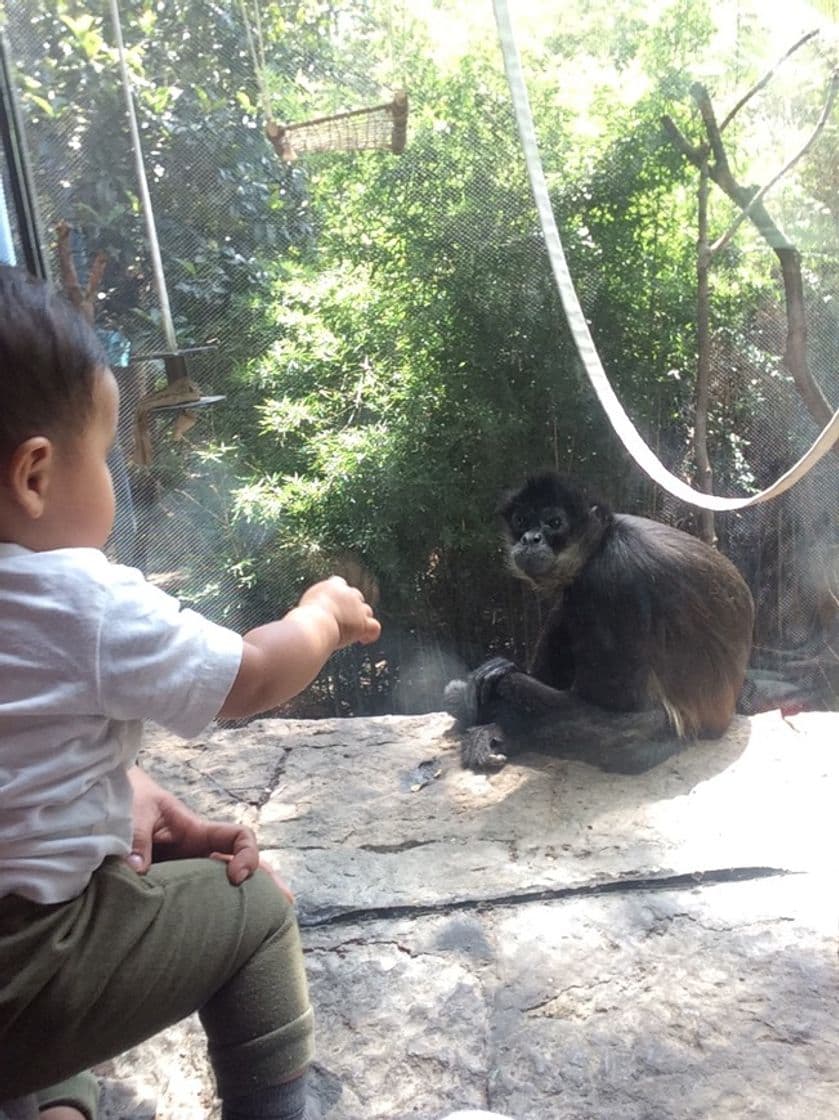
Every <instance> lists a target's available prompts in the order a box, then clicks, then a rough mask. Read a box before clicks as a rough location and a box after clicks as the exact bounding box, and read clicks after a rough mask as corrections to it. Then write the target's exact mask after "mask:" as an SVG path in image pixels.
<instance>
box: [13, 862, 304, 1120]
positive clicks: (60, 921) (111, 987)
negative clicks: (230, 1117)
mask: <svg viewBox="0 0 839 1120" xmlns="http://www.w3.org/2000/svg"><path fill="white" fill-rule="evenodd" d="M4 919H5V921H4ZM4 934H5V936H4ZM0 962H3V963H4V964H6V963H8V964H9V965H10V966H12V967H9V969H8V971H7V970H6V969H5V968H4V969H3V972H4V975H11V976H13V977H15V979H14V980H12V982H11V984H10V985H8V986H4V987H3V989H0V1084H2V1085H3V1086H4V1089H5V1088H6V1086H7V1085H8V1086H9V1090H8V1091H10V1092H12V1093H15V1094H17V1095H23V1094H24V1093H27V1092H31V1091H34V1090H35V1089H38V1088H41V1087H42V1086H44V1085H47V1084H52V1083H54V1082H55V1081H56V1079H57V1078H59V1077H65V1076H69V1075H70V1074H72V1073H74V1072H75V1071H77V1070H80V1069H84V1068H87V1067H89V1066H91V1065H94V1064H95V1063H96V1062H99V1061H103V1060H105V1059H106V1058H109V1057H112V1056H114V1055H115V1054H118V1053H121V1052H123V1051H124V1050H127V1049H129V1048H130V1047H131V1046H134V1045H136V1044H137V1043H138V1042H140V1041H142V1040H144V1039H146V1038H148V1037H150V1036H151V1035H153V1034H155V1033H157V1032H158V1031H159V1030H161V1029H163V1028H164V1027H166V1026H168V1025H170V1024H171V1023H175V1022H177V1021H178V1020H180V1019H183V1018H184V1017H185V1016H187V1015H189V1014H190V1013H191V1012H192V1011H195V1010H200V1012H201V1017H202V1021H203V1022H204V1025H205V1028H206V1030H207V1034H208V1039H209V1043H210V1056H211V1060H212V1063H213V1067H214V1070H215V1072H216V1076H217V1080H218V1088H219V1094H220V1095H221V1096H222V1098H228V1099H230V1100H232V1099H234V1098H235V1099H237V1100H238V1101H240V1102H241V1101H243V1100H245V1099H246V1098H249V1097H251V1095H253V1094H256V1095H257V1096H258V1095H259V1094H261V1093H263V1092H269V1091H272V1090H273V1089H274V1088H275V1087H277V1086H281V1085H284V1084H286V1083H290V1082H292V1081H293V1080H294V1079H295V1078H296V1077H298V1076H299V1075H301V1074H302V1073H303V1071H305V1069H306V1067H307V1065H308V1063H309V1062H310V1060H311V1058H312V1054H313V1038H312V1012H311V1008H310V1007H309V1002H308V995H307V990H306V980H305V973H304V968H303V955H302V951H301V948H300V941H299V936H298V932H297V924H296V921H295V918H294V912H293V909H292V907H291V905H290V904H289V903H288V901H287V900H286V899H285V897H284V896H283V895H282V894H281V892H280V891H279V890H278V889H277V887H276V886H275V884H274V882H273V880H272V879H271V878H270V876H268V875H267V874H266V873H265V872H262V871H258V872H257V873H256V874H255V875H254V876H252V878H251V879H249V880H247V881H246V882H245V883H244V884H243V885H242V886H241V887H233V886H231V884H230V883H229V882H228V880H227V875H226V868H225V865H224V864H222V863H220V862H218V861H216V860H179V861H175V862H172V863H163V864H157V865H155V866H154V867H152V869H151V870H150V871H149V873H148V874H147V875H145V876H138V875H137V874H136V873H135V872H134V871H132V870H131V869H130V868H128V867H126V866H125V865H124V864H122V862H121V861H119V860H108V861H106V863H105V864H104V865H103V866H102V867H101V868H100V869H99V871H97V872H96V874H95V875H94V878H93V880H92V881H91V884H90V885H89V886H88V888H87V890H86V891H85V892H84V894H83V895H82V896H81V897H80V898H79V899H75V900H73V902H72V903H67V904H64V905H63V906H60V907H31V906H30V907H29V908H28V909H27V907H26V906H23V907H18V909H17V911H15V910H14V909H13V908H12V909H11V910H8V911H7V912H6V913H5V914H4V911H3V907H2V905H0ZM254 1115H256V1114H255V1113H254ZM269 1115H270V1114H269ZM274 1115H276V1116H281V1115H282V1113H281V1112H275V1113H274ZM290 1115H294V1113H293V1112H292V1113H290Z"/></svg>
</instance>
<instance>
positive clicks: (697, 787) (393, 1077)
mask: <svg viewBox="0 0 839 1120" xmlns="http://www.w3.org/2000/svg"><path fill="white" fill-rule="evenodd" d="M450 723H451V721H450V720H449V718H448V717H447V716H443V715H431V716H422V717H381V718H379V719H369V720H330V721H311V722H310V721H286V720H263V721H257V722H255V723H253V724H251V725H250V726H249V727H248V728H246V729H240V730H223V729H218V728H217V729H214V730H213V731H212V732H211V733H210V734H209V736H208V737H207V738H206V739H205V740H203V741H201V742H193V743H189V744H181V743H178V742H177V741H175V740H173V739H171V738H169V737H167V736H165V735H163V734H162V733H157V732H152V733H151V735H150V736H149V739H148V744H147V747H146V751H145V756H144V763H145V765H146V766H147V767H148V768H149V769H150V770H151V771H152V772H153V773H154V774H155V775H156V776H157V777H158V778H159V779H160V780H161V781H162V782H163V783H164V784H166V785H167V786H168V787H169V788H171V789H172V790H173V791H174V792H176V793H178V794H179V795H181V796H183V797H184V798H185V799H186V800H188V801H189V803H190V804H191V805H193V806H194V807H195V808H197V809H198V810H199V811H201V812H203V813H207V814H211V815H213V816H217V817H231V816H232V817H238V818H239V819H242V820H248V821H249V822H251V823H253V824H254V825H256V827H257V828H258V830H259V834H260V839H261V843H262V846H263V849H265V850H266V852H267V854H268V856H269V858H270V859H271V862H272V863H273V864H274V865H275V867H276V868H277V869H278V870H279V871H280V872H281V873H282V875H283V877H284V878H285V879H286V880H287V881H288V882H289V883H290V884H291V885H292V886H293V888H294V891H295V894H296V896H297V904H298V912H299V915H300V922H301V927H302V931H303V940H304V947H305V951H306V959H307V969H308V973H309V978H310V986H311V993H312V1001H313V1004H314V1006H315V1011H316V1016H317V1027H318V1064H317V1067H316V1069H315V1076H314V1082H315V1088H316V1090H317V1093H318V1095H319V1097H320V1099H321V1103H322V1106H323V1111H324V1116H325V1118H326V1120H367V1118H371V1120H375V1118H381V1120H403V1118H405V1120H407V1118H408V1117H412V1118H414V1120H416V1118H419V1120H437V1118H440V1117H443V1116H445V1115H446V1114H447V1113H449V1112H451V1111H454V1110H455V1109H457V1108H492V1109H493V1110H495V1111H498V1112H501V1113H507V1114H509V1115H510V1116H512V1117H515V1118H516V1120H566V1118H567V1120H571V1118H572V1117H573V1118H574V1120H580V1118H585V1120H595V1118H597V1120H600V1118H602V1120H659V1118H660V1120H694V1118H696V1120H700V1118H702V1120H716V1118H719V1120H739V1118H740V1117H744V1118H745V1117H749V1118H750V1120H753V1118H763V1117H765V1118H766V1120H799V1118H801V1120H804V1118H805V1117H806V1120H813V1118H814V1117H816V1118H822V1117H824V1118H826V1120H829V1118H831V1117H834V1116H839V1105H837V1103H836V1102H837V1101H839V1084H837V1083H838V1082H839V1018H838V1017H837V1015H836V1009H837V998H838V997H839V980H838V979H837V971H836V963H837V962H836V949H837V941H836V935H837V930H838V929H839V891H837V887H836V853H837V838H839V813H838V812H837V806H839V796H837V795H839V716H837V715H831V714H823V713H811V714H808V715H802V716H796V717H794V718H792V719H788V720H784V719H782V718H781V717H780V716H779V715H778V714H777V713H768V714H765V715H762V716H758V717H754V718H752V719H745V718H744V719H740V720H738V721H737V722H736V723H735V725H734V726H733V727H732V728H731V730H730V732H729V734H728V735H727V736H726V738H725V739H723V740H722V741H720V742H719V743H706V744H702V745H698V746H696V747H692V748H690V749H688V750H687V751H685V752H684V753H683V754H682V755H680V756H678V757H677V758H675V759H672V760H670V761H669V762H667V763H665V764H663V765H662V766H660V767H658V768H657V769H655V770H654V771H652V772H650V773H649V774H646V775H641V776H638V777H627V776H621V775H607V774H602V773H600V772H599V771H597V770H595V769H593V768H591V767H587V766H585V765H583V764H581V763H572V762H564V761H561V760H556V759H550V758H546V757H544V756H537V755H526V756H522V757H521V758H519V759H516V760H515V761H514V762H512V763H511V764H510V765H508V767H507V768H506V769H505V770H503V771H501V772H500V773H498V774H494V775H491V776H479V775H475V774H471V773H467V772H464V771H463V770H461V769H460V767H459V764H458V758H457V743H456V740H455V739H453V738H451V737H450V736H449V734H448V731H449V728H450ZM99 1072H100V1075H101V1076H102V1077H103V1083H104V1087H105V1092H104V1094H103V1115H104V1116H105V1117H110V1118H112V1120H116V1117H127V1118H130V1120H141V1118H143V1120H146V1118H150V1117H152V1116H153V1115H154V1109H155V1107H156V1108H157V1116H158V1117H159V1118H160V1120H199V1118H204V1117H207V1116H210V1115H213V1114H214V1113H215V1104H214V1100H213V1094H212V1090H211V1079H210V1077H209V1070H208V1067H207V1063H206V1058H205V1055H204V1042H203V1036H202V1034H201V1031H200V1028H199V1026H198V1024H197V1021H196V1020H195V1019H194V1018H193V1019H190V1020H189V1021H187V1022H186V1023H183V1024H180V1025H178V1026H177V1027H174V1028H172V1029H170V1030H169V1031H166V1032H164V1033H163V1034H162V1035H160V1036H158V1038H156V1039H153V1040H150V1041H149V1042H148V1043H145V1044H144V1045H143V1046H141V1047H138V1048H137V1049H136V1050H134V1051H131V1052H130V1053H129V1054H127V1055H124V1056H123V1057H121V1058H120V1059H118V1060H116V1061H115V1062H113V1063H109V1064H108V1065H107V1066H104V1067H101V1069H100V1070H99Z"/></svg>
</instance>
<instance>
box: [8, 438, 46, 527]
mask: <svg viewBox="0 0 839 1120" xmlns="http://www.w3.org/2000/svg"><path fill="white" fill-rule="evenodd" d="M54 469H55V449H54V448H53V445H52V441H51V440H49V439H47V437H46V436H31V437H30V438H29V439H26V440H24V441H23V443H22V444H20V446H18V447H16V448H15V450H14V451H13V452H12V457H11V459H10V460H9V466H8V471H7V475H6V478H7V483H8V487H9V491H10V492H11V496H12V499H13V501H15V502H16V503H17V505H18V506H19V507H20V508H21V509H22V510H23V511H24V513H26V514H27V515H28V516H29V517H31V518H32V520H33V521H37V520H38V518H39V517H41V516H42V514H43V512H44V505H45V500H46V495H47V490H48V489H49V484H50V478H51V476H52V472H53V470H54Z"/></svg>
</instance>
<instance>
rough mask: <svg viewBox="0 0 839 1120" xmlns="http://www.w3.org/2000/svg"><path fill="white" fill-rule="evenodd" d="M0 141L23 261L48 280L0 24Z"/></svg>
mask: <svg viewBox="0 0 839 1120" xmlns="http://www.w3.org/2000/svg"><path fill="white" fill-rule="evenodd" d="M0 141H1V142H2V145H3V155H4V157H5V162H6V168H7V171H8V181H9V191H10V193H11V196H12V197H11V202H12V207H13V209H14V214H15V220H16V223H17V233H18V240H19V242H20V248H21V251H22V253H23V262H24V264H25V265H26V268H27V270H28V271H29V272H31V273H32V274H33V275H34V276H39V277H41V279H43V280H49V278H50V269H49V264H48V263H47V258H46V255H45V253H44V248H43V245H44V242H43V237H42V236H41V221H40V215H39V212H38V200H37V196H36V193H35V183H34V179H33V177H32V168H31V165H30V163H29V157H28V154H27V147H26V137H25V134H24V129H23V117H22V115H21V112H20V106H19V105H18V101H17V97H16V96H15V85H14V72H13V67H12V62H11V54H10V51H9V44H8V40H7V39H6V34H5V32H4V31H3V29H2V28H0Z"/></svg>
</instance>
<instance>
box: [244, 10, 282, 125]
mask: <svg viewBox="0 0 839 1120" xmlns="http://www.w3.org/2000/svg"><path fill="white" fill-rule="evenodd" d="M239 10H240V11H241V13H242V23H243V24H244V25H245V38H246V39H247V41H248V51H249V52H250V56H251V62H252V64H253V70H254V76H255V78H256V84H257V86H258V87H259V99H260V101H261V102H262V115H263V117H264V118H265V123H266V125H268V124H271V123H272V121H273V119H274V118H273V116H272V115H271V95H270V93H269V92H268V86H267V85H266V82H265V47H264V44H263V40H262V17H261V16H260V14H259V5H258V4H255V5H254V14H255V18H256V30H257V36H256V42H255V41H254V34H253V30H252V29H251V21H250V20H249V19H248V9H247V6H246V0H239ZM257 43H258V46H257Z"/></svg>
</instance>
